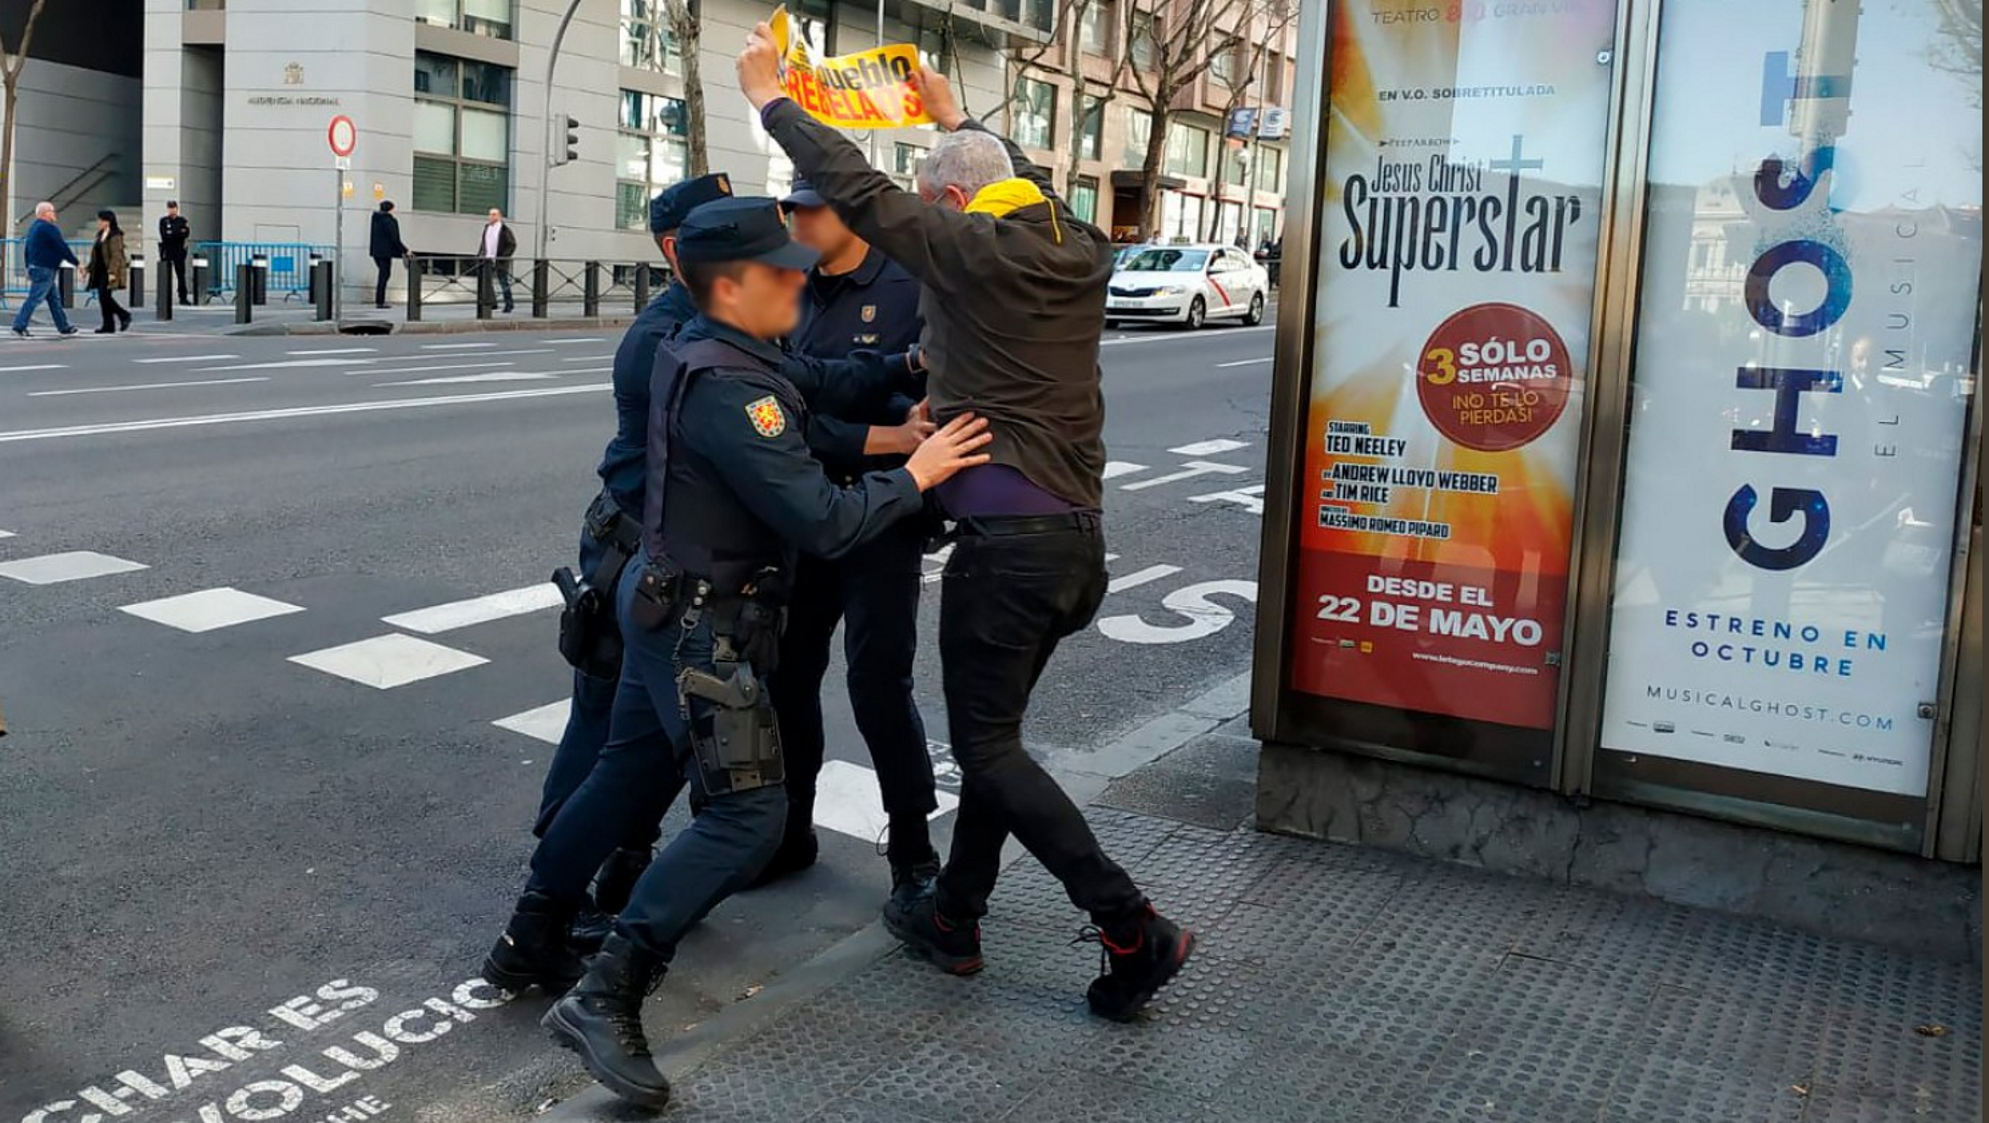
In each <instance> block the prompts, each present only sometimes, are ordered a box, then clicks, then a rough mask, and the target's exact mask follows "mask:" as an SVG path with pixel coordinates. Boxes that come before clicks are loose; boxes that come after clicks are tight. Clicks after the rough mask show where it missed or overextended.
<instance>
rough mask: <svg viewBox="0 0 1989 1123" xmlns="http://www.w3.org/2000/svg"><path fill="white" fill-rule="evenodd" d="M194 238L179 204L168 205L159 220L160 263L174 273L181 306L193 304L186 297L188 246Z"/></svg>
mask: <svg viewBox="0 0 1989 1123" xmlns="http://www.w3.org/2000/svg"><path fill="white" fill-rule="evenodd" d="M192 237H193V227H192V226H190V225H188V224H187V220H186V217H185V216H184V215H182V214H180V205H179V203H178V202H169V203H167V204H166V213H165V214H164V215H162V216H160V218H159V261H160V262H161V263H163V264H164V265H165V267H166V268H167V269H169V270H171V271H172V274H173V280H174V282H175V283H176V284H177V285H178V286H179V290H180V303H181V304H192V303H193V301H191V300H189V299H187V295H186V245H187V242H188V241H189V240H190V239H191V238H192Z"/></svg>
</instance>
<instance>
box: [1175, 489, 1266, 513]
mask: <svg viewBox="0 0 1989 1123" xmlns="http://www.w3.org/2000/svg"><path fill="white" fill-rule="evenodd" d="M1188 502H1190V503H1235V504H1238V505H1239V506H1241V507H1242V508H1243V509H1244V510H1246V511H1248V512H1250V513H1251V514H1253V515H1261V514H1263V513H1264V485H1263V484H1252V485H1251V486H1249V487H1239V488H1237V489H1236V490H1234V491H1211V492H1209V493H1208V494H1207V495H1190V496H1189V497H1188Z"/></svg>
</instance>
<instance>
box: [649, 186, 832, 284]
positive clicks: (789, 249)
mask: <svg viewBox="0 0 1989 1123" xmlns="http://www.w3.org/2000/svg"><path fill="white" fill-rule="evenodd" d="M821 256H822V255H821V254H818V253H816V252H815V251H814V250H811V249H809V248H808V247H807V246H804V245H802V244H801V243H799V242H796V241H795V240H793V239H792V238H789V237H788V236H787V224H786V223H785V222H782V221H781V218H780V204H779V203H776V202H774V201H773V200H772V199H768V198H765V197H760V196H751V195H746V196H741V197H739V198H736V199H719V200H716V201H715V202H710V203H706V204H704V205H703V206H700V207H698V208H696V209H694V210H693V211H691V213H690V214H689V215H687V216H685V218H684V224H683V225H682V226H679V227H678V228H677V260H678V261H688V262H693V263H700V264H701V263H716V262H721V261H758V262H761V263H764V264H766V265H772V266H776V267H778V268H781V269H811V268H813V267H814V265H815V263H816V262H817V261H819V260H820V259H821Z"/></svg>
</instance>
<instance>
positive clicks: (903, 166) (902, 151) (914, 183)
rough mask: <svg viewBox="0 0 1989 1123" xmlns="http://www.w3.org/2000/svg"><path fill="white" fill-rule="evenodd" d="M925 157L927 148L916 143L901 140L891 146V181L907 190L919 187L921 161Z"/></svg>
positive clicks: (914, 189) (915, 189)
mask: <svg viewBox="0 0 1989 1123" xmlns="http://www.w3.org/2000/svg"><path fill="white" fill-rule="evenodd" d="M923 159H925V149H923V148H921V147H919V146H918V145H916V144H906V143H905V142H903V141H899V142H898V143H897V144H894V145H892V146H891V182H892V183H895V184H897V185H898V186H899V187H902V188H904V189H905V190H907V191H917V190H918V189H919V183H918V177H919V161H921V160H923Z"/></svg>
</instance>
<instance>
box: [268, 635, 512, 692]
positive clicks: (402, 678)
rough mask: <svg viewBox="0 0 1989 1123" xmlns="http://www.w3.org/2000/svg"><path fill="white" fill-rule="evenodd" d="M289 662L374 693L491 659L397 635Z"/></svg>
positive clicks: (375, 638) (302, 656) (361, 642)
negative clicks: (357, 685) (358, 685)
mask: <svg viewBox="0 0 1989 1123" xmlns="http://www.w3.org/2000/svg"><path fill="white" fill-rule="evenodd" d="M290 662H292V663H295V664H297V665H298V666H301V667H309V668H311V669H312V670H314V671H323V672H324V673H326V674H328V675H336V676H338V677H339V678H342V679H346V680H349V681H351V682H356V683H359V684H360V685H361V686H370V687H372V688H373V689H375V690H392V689H393V688H394V687H396V686H406V685H407V684H408V683H411V682H420V681H421V680H422V679H428V678H434V677H436V676H437V675H447V674H454V673H455V672H457V671H464V670H468V669H469V668H471V667H480V666H482V665H483V664H485V663H488V662H490V660H488V659H485V658H484V657H483V656H481V655H472V654H470V653H469V652H467V651H457V650H456V649H455V648H453V647H444V646H442V645H441V644H439V643H430V642H428V641H427V640H425V639H416V638H414V637H413V636H404V635H401V634H400V633H398V632H394V633H390V634H388V635H384V636H374V637H373V638H372V639H363V640H360V641H358V642H357V643H344V644H340V645H339V646H337V647H327V648H324V649H322V650H319V651H307V652H305V653H304V654H302V655H292V656H291V657H290Z"/></svg>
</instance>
